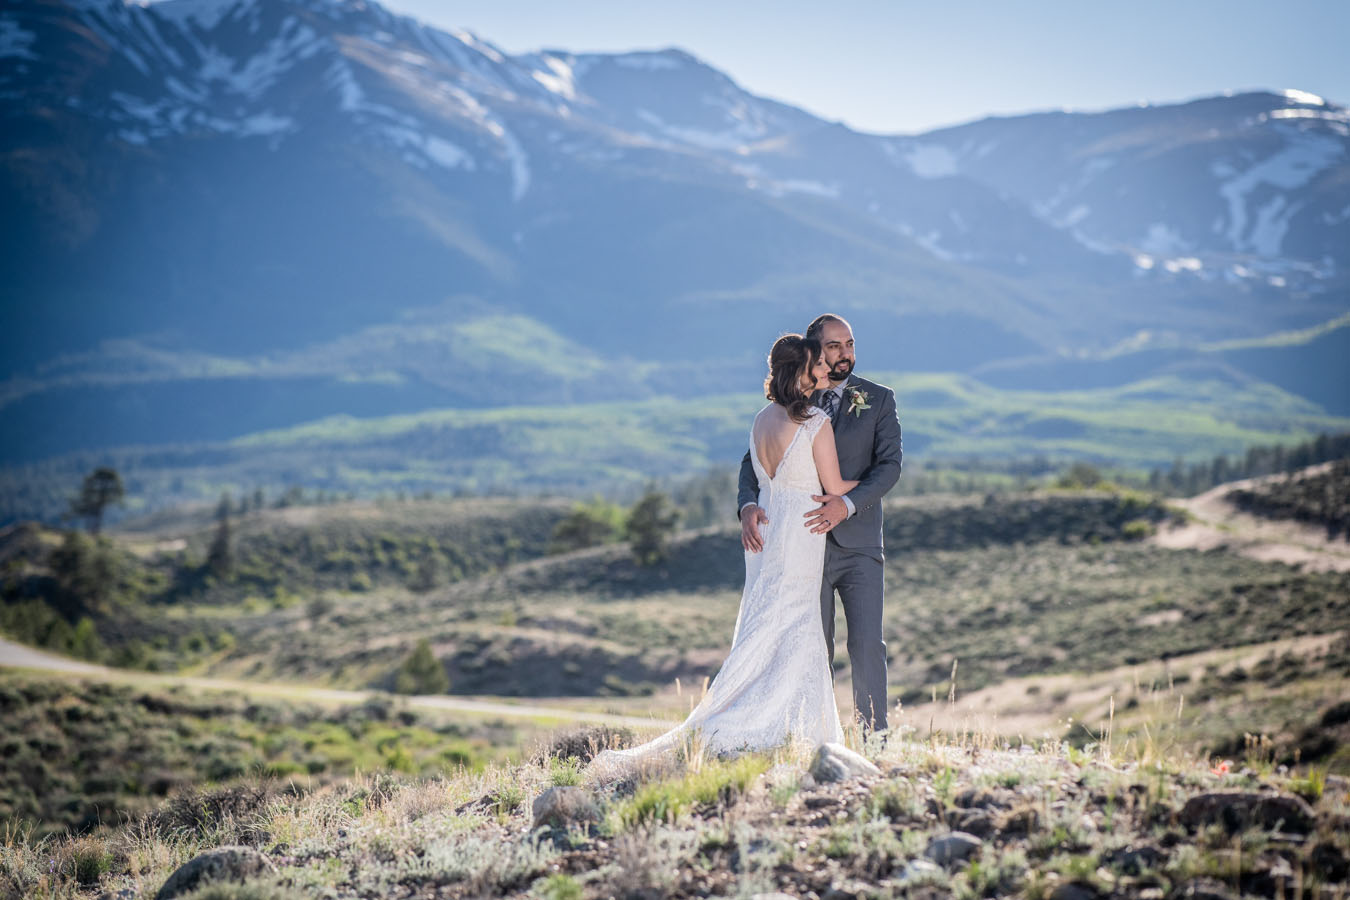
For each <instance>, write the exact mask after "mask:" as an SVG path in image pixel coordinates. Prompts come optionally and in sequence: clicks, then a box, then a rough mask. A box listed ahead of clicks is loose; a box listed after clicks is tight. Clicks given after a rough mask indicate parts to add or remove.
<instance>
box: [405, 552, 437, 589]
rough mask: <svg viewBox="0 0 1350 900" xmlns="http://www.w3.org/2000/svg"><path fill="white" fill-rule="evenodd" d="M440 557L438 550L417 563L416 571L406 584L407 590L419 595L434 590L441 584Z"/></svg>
mask: <svg viewBox="0 0 1350 900" xmlns="http://www.w3.org/2000/svg"><path fill="white" fill-rule="evenodd" d="M441 569H442V557H441V553H440V551H439V550H432V551H431V552H430V553H427V554H426V555H425V556H423V557H422V558H421V559H420V560H418V562H417V571H415V572H414V573H413V577H412V579H411V580H409V582H408V588H409V590H413V591H416V592H417V593H419V594H425V593H426V592H427V591H432V590H435V589H436V587H437V585H439V584H440V583H441Z"/></svg>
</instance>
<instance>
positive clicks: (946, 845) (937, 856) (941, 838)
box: [923, 831, 984, 866]
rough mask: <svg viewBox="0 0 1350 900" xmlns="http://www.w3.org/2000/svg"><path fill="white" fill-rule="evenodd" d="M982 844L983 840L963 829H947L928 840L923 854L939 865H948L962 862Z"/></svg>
mask: <svg viewBox="0 0 1350 900" xmlns="http://www.w3.org/2000/svg"><path fill="white" fill-rule="evenodd" d="M982 846H984V841H982V840H980V839H979V838H977V837H976V836H975V835H973V834H967V833H966V832H964V831H949V832H947V833H946V834H942V835H938V836H937V837H935V838H933V839H932V840H931V841H929V842H928V848H927V849H926V850H924V851H923V855H924V856H926V857H928V858H929V859H931V860H932V861H933V862H935V863H938V864H939V865H943V866H949V865H952V864H954V863H959V862H964V861H965V860H966V859H967V858H968V857H969V856H970V855H971V854H972V853H974V852H975V851H976V850H979V849H980V848H981V847H982Z"/></svg>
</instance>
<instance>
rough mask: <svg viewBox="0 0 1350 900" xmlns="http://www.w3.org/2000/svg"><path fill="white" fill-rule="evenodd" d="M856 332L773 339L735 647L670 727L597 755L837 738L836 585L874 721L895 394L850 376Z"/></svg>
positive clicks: (822, 327)
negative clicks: (691, 743) (694, 744)
mask: <svg viewBox="0 0 1350 900" xmlns="http://www.w3.org/2000/svg"><path fill="white" fill-rule="evenodd" d="M854 362H855V356H854V342H853V329H852V328H851V327H850V326H849V324H848V322H846V321H844V319H842V318H841V317H839V316H835V315H828V314H827V315H823V316H820V317H819V318H817V319H816V320H815V321H814V322H812V323H811V325H810V326H809V327H808V328H807V330H806V334H805V335H804V336H803V335H796V334H790V335H786V336H784V337H781V338H779V339H778V340H777V341H776V342H775V343H774V345H773V349H772V350H771V351H770V354H769V375H768V378H766V379H765V382H764V392H765V397H766V399H768V400H769V401H770V403H769V405H768V406H766V407H764V408H763V409H762V410H760V412H759V413H758V414H757V415H756V416H755V420H754V423H753V425H752V426H751V429H750V448H749V450H748V451H747V452H746V454H745V458H744V460H743V461H742V463H741V475H740V490H739V505H740V519H741V544H742V546H743V547H744V549H745V588H744V591H743V592H742V594H741V606H740V612H739V614H738V615H737V618H736V630H735V633H734V636H733V637H732V643H731V651H730V653H729V654H728V655H727V658H726V661H725V662H724V663H723V664H722V667H721V669H720V670H719V671H718V673H717V676H716V678H714V680H713V682H712V684H711V686H710V687H709V689H708V692H707V693H706V694H705V696H704V697H703V700H702V701H701V702H700V703H699V704H698V706H697V707H695V708H694V710H693V712H691V713H690V714H689V717H688V718H687V719H686V720H685V721H684V722H683V723H681V724H680V725H679V726H678V727H676V728H674V729H672V730H671V731H668V732H666V733H665V734H663V735H661V736H660V737H658V738H656V739H655V740H652V741H649V742H648V743H646V744H642V745H640V746H638V747H632V748H629V749H627V750H617V751H616V750H607V751H605V752H603V753H601V754H600V755H599V756H598V757H596V759H595V760H594V763H593V765H594V766H595V767H596V768H597V769H598V770H600V771H602V772H605V771H613V772H616V773H617V772H621V771H623V770H625V769H627V768H629V767H631V766H632V765H633V764H634V763H638V762H640V761H642V760H645V759H649V758H651V757H655V756H659V755H662V754H664V753H668V752H670V751H673V750H675V749H676V748H677V747H679V746H680V745H682V744H683V743H684V742H685V741H686V740H689V739H690V738H693V737H695V736H697V738H698V740H699V741H700V742H701V743H702V744H703V746H704V747H706V748H707V750H708V751H709V752H712V753H715V754H732V753H737V752H742V751H747V750H762V749H768V748H770V747H775V746H778V745H780V744H783V743H785V742H788V741H794V742H804V743H807V744H810V745H819V744H822V743H825V742H838V741H839V740H841V738H842V736H843V735H842V729H841V727H840V723H839V713H838V710H837V709H836V706H835V697H834V685H833V679H832V676H831V664H832V662H833V658H834V620H835V594H836V592H837V593H838V595H839V598H840V600H841V602H842V604H843V607H844V615H845V617H846V620H847V623H848V653H849V660H850V662H851V663H852V667H853V704H854V712H855V716H857V718H858V719H859V720H860V721H861V723H862V725H863V728H864V729H866V730H868V731H872V730H884V729H885V728H886V727H887V722H886V707H887V704H886V645H885V643H884V642H883V640H882V630H881V611H882V594H883V582H882V566H883V561H884V557H883V554H882V539H881V523H882V516H881V498H882V497H883V496H884V495H885V494H886V492H887V491H889V490H890V489H891V488H892V487H893V486H894V485H895V483H896V481H897V480H898V479H899V478H900V461H901V448H900V422H899V419H898V417H897V414H896V409H895V395H894V394H893V393H892V391H891V390H890V389H889V388H887V387H884V386H882V385H879V384H875V383H873V382H871V381H867V380H865V379H862V378H859V377H857V376H856V375H854V374H853V366H854Z"/></svg>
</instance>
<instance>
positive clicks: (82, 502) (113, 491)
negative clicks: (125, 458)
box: [70, 466, 126, 534]
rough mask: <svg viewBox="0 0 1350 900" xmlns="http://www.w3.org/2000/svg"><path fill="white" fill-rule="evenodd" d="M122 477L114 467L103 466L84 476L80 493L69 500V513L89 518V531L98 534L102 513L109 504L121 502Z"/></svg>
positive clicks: (101, 524)
mask: <svg viewBox="0 0 1350 900" xmlns="http://www.w3.org/2000/svg"><path fill="white" fill-rule="evenodd" d="M125 493H126V492H125V491H124V490H123V489H122V477H121V476H120V475H118V474H117V470H116V469H112V468H108V467H107V466H103V467H102V468H98V469H95V470H94V471H92V472H90V473H89V474H88V475H86V476H85V477H84V484H83V485H81V487H80V495H79V496H78V497H76V498H75V499H74V500H72V501H71V504H70V514H71V515H72V516H76V517H78V518H83V519H88V520H89V532H90V533H91V534H98V533H99V530H100V529H101V528H102V527H103V513H104V510H106V509H107V508H108V507H109V506H112V505H113V504H118V503H121V502H122V497H123V496H124V495H125Z"/></svg>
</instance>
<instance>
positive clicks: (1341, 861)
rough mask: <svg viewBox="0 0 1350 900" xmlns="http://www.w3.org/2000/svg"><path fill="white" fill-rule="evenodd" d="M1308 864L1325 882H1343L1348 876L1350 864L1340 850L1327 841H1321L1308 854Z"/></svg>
mask: <svg viewBox="0 0 1350 900" xmlns="http://www.w3.org/2000/svg"><path fill="white" fill-rule="evenodd" d="M1308 862H1310V863H1312V867H1313V871H1314V872H1316V873H1317V874H1318V875H1319V876H1320V877H1321V878H1322V879H1324V880H1326V881H1344V880H1345V879H1346V876H1350V862H1347V861H1346V858H1345V854H1344V853H1342V852H1341V851H1340V848H1339V847H1337V846H1336V845H1335V844H1333V843H1330V842H1329V841H1323V842H1322V843H1320V844H1318V845H1317V846H1316V847H1313V848H1312V852H1311V853H1309V854H1308Z"/></svg>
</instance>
